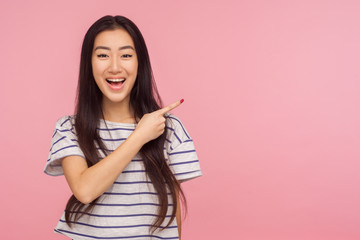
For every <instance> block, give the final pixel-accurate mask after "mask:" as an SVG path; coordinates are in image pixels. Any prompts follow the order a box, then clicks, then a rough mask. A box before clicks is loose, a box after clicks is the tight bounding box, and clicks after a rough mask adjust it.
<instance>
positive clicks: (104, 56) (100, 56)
mask: <svg viewBox="0 0 360 240" xmlns="http://www.w3.org/2000/svg"><path fill="white" fill-rule="evenodd" d="M97 57H98V58H106V57H107V55H106V54H98V55H97Z"/></svg>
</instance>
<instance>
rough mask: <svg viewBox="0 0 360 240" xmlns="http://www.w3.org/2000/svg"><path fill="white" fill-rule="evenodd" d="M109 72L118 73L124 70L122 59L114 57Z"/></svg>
mask: <svg viewBox="0 0 360 240" xmlns="http://www.w3.org/2000/svg"><path fill="white" fill-rule="evenodd" d="M108 71H109V73H112V74H117V73H119V72H121V71H122V66H121V61H120V59H117V58H116V57H112V58H111V60H110V65H109V69H108Z"/></svg>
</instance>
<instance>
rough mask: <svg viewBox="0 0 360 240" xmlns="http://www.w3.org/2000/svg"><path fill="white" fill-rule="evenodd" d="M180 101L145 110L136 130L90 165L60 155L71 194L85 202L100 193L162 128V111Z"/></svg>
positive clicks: (81, 158) (164, 111)
mask: <svg viewBox="0 0 360 240" xmlns="http://www.w3.org/2000/svg"><path fill="white" fill-rule="evenodd" d="M179 105H180V101H177V102H175V103H173V104H171V105H169V106H167V107H165V108H163V109H160V110H158V111H155V112H152V113H149V114H145V115H144V116H143V117H142V118H141V120H140V121H139V123H138V125H137V127H136V129H135V131H134V132H133V133H132V134H131V135H130V136H129V137H128V138H127V139H126V140H125V141H124V142H123V143H122V144H121V145H120V146H119V147H118V148H117V149H115V151H113V152H112V153H111V154H109V155H108V156H106V157H105V158H104V159H102V160H101V161H99V162H98V163H96V164H94V165H93V166H91V167H88V166H87V163H86V160H85V159H84V158H83V157H80V156H68V157H65V158H63V160H62V167H63V170H64V175H65V178H66V180H67V182H68V184H69V187H70V189H71V191H72V192H73V194H74V196H75V197H76V198H77V199H78V200H79V201H80V202H82V203H84V204H88V203H90V202H92V201H93V200H94V199H96V198H97V197H99V196H100V195H101V194H103V193H104V192H105V191H106V190H107V189H108V188H109V187H110V186H111V185H112V184H113V183H114V181H115V180H116V179H117V178H118V177H119V175H120V174H121V173H122V171H123V170H124V169H125V167H126V166H127V165H128V164H129V162H130V161H131V160H132V159H133V157H134V156H135V155H136V154H137V153H138V152H139V150H140V149H141V147H142V146H143V145H144V144H145V143H147V142H149V141H151V140H153V139H156V138H157V137H159V136H160V135H161V134H162V133H163V132H164V129H165V118H164V114H165V113H167V112H168V111H170V110H172V109H174V108H175V107H177V106H179Z"/></svg>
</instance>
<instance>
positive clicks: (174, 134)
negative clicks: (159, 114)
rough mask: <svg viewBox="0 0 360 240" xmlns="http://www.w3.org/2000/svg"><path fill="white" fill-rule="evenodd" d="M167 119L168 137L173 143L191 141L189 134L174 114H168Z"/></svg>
mask: <svg viewBox="0 0 360 240" xmlns="http://www.w3.org/2000/svg"><path fill="white" fill-rule="evenodd" d="M166 119H167V120H166V128H167V129H168V136H169V140H170V141H171V142H174V141H175V142H178V143H180V144H181V143H183V142H185V141H190V140H191V137H190V134H189V132H188V131H187V130H186V128H185V125H184V123H183V122H182V121H181V120H180V118H179V117H177V116H175V115H174V114H168V115H167V116H166Z"/></svg>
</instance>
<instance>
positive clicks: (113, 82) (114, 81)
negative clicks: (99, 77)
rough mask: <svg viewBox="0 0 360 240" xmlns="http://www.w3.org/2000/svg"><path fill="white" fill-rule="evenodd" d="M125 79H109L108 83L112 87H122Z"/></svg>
mask: <svg viewBox="0 0 360 240" xmlns="http://www.w3.org/2000/svg"><path fill="white" fill-rule="evenodd" d="M125 80H126V79H125V78H107V79H106V81H107V82H108V83H109V84H110V85H111V86H114V87H116V86H121V85H122V84H123V83H124V82H125Z"/></svg>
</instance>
